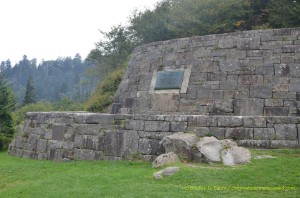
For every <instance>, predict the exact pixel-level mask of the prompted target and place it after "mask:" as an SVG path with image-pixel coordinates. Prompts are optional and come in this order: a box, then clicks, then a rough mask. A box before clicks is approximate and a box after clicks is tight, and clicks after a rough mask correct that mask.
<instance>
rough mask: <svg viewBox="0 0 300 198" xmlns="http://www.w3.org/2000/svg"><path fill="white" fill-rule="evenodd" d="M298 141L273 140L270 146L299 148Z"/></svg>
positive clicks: (273, 147)
mask: <svg viewBox="0 0 300 198" xmlns="http://www.w3.org/2000/svg"><path fill="white" fill-rule="evenodd" d="M299 146H300V145H299V143H298V141H295V140H294V141H292V140H272V141H271V145H270V148H271V149H279V148H299Z"/></svg>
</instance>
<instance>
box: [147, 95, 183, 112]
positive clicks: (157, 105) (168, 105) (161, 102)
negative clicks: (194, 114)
mask: <svg viewBox="0 0 300 198" xmlns="http://www.w3.org/2000/svg"><path fill="white" fill-rule="evenodd" d="M178 108H179V95H178V94H152V96H151V111H162V112H174V111H178Z"/></svg>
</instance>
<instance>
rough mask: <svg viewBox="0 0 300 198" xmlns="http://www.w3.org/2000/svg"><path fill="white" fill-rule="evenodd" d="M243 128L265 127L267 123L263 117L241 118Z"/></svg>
mask: <svg viewBox="0 0 300 198" xmlns="http://www.w3.org/2000/svg"><path fill="white" fill-rule="evenodd" d="M243 126H244V127H249V128H252V127H253V128H261V127H266V126H267V121H266V118H264V117H243Z"/></svg>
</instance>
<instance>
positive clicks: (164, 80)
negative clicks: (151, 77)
mask: <svg viewBox="0 0 300 198" xmlns="http://www.w3.org/2000/svg"><path fill="white" fill-rule="evenodd" d="M183 74H184V72H183V71H181V70H179V71H160V72H157V76H156V83H155V87H154V90H163V89H164V90H165V89H181V84H182V80H183Z"/></svg>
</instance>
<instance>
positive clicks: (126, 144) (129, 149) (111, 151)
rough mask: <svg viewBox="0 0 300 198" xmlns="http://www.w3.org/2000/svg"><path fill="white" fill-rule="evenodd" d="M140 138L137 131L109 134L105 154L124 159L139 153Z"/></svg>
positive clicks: (106, 136) (105, 140)
mask: <svg viewBox="0 0 300 198" xmlns="http://www.w3.org/2000/svg"><path fill="white" fill-rule="evenodd" d="M138 141H139V136H138V134H137V132H136V131H117V132H108V133H106V134H105V137H104V142H105V145H104V154H105V155H108V156H117V157H124V156H127V155H133V154H135V153H137V152H138V144H137V142H138Z"/></svg>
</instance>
